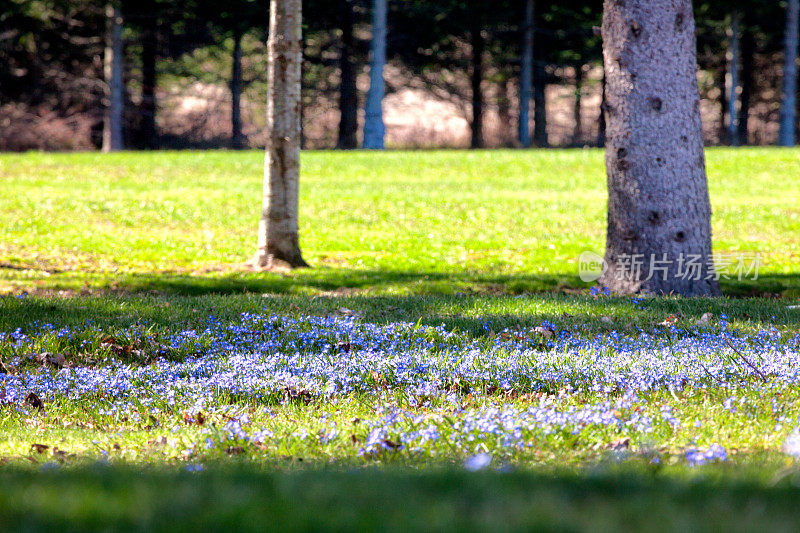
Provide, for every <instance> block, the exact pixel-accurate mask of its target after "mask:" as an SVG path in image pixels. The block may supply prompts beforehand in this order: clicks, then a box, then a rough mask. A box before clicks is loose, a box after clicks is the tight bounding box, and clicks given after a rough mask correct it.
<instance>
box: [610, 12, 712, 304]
mask: <svg viewBox="0 0 800 533" xmlns="http://www.w3.org/2000/svg"><path fill="white" fill-rule="evenodd" d="M694 29H695V26H694V15H693V12H692V2H691V0H626V1H625V2H620V1H619V0H605V2H604V10H603V26H602V35H603V58H604V62H605V71H606V75H607V82H608V85H607V98H608V102H607V110H606V123H607V135H608V139H607V149H606V168H607V173H608V190H609V199H608V235H607V243H606V256H605V264H606V268H605V272H604V273H603V275H602V277H601V279H600V283H601V284H602V285H603V286H605V287H607V288H609V289H611V290H612V291H614V292H617V293H621V294H633V293H654V294H670V293H675V294H681V295H685V296H700V295H716V294H719V283H718V281H717V280H716V279H715V275H714V269H713V262H712V261H713V260H712V255H711V206H710V203H709V198H708V187H707V183H706V173H705V159H704V153H703V140H702V132H701V123H700V98H699V94H698V88H697V78H696V72H697V59H696V43H695V33H694ZM687 273H688V274H687Z"/></svg>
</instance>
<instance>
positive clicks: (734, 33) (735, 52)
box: [725, 11, 741, 146]
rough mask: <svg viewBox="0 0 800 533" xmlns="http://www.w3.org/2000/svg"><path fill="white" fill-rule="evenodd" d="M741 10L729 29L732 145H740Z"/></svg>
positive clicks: (729, 124) (729, 137) (734, 13)
mask: <svg viewBox="0 0 800 533" xmlns="http://www.w3.org/2000/svg"><path fill="white" fill-rule="evenodd" d="M740 58H741V53H740V36H739V12H738V11H734V12H733V13H732V14H731V25H730V27H729V29H728V54H727V59H728V75H727V77H726V81H725V87H726V90H727V92H728V98H727V101H728V131H727V140H728V144H730V145H731V146H739V108H738V104H739V94H738V93H739V67H740Z"/></svg>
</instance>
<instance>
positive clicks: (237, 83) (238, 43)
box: [231, 28, 245, 150]
mask: <svg viewBox="0 0 800 533" xmlns="http://www.w3.org/2000/svg"><path fill="white" fill-rule="evenodd" d="M232 59H233V67H232V68H231V148H233V149H234V150H241V149H242V148H244V145H245V138H244V134H243V133H242V32H241V31H240V30H239V29H238V28H237V29H236V30H234V32H233V57H232Z"/></svg>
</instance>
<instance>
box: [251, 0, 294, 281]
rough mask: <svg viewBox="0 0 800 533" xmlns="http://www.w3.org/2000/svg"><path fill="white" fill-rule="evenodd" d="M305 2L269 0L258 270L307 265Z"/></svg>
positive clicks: (256, 258) (254, 262) (254, 260)
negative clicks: (303, 219) (302, 217)
mask: <svg viewBox="0 0 800 533" xmlns="http://www.w3.org/2000/svg"><path fill="white" fill-rule="evenodd" d="M301 24H302V2H301V0H271V2H270V23H269V40H268V42H267V49H268V52H267V53H268V65H267V87H268V88H267V127H268V128H269V138H268V140H267V154H266V162H265V165H264V203H263V211H262V213H261V222H260V224H259V231H258V251H257V252H256V255H255V257H254V258H253V260H252V263H253V264H254V266H256V267H258V268H270V269H272V268H286V267H290V268H296V267H305V266H308V265H307V264H306V262H305V261H304V260H303V257H302V255H301V253H300V245H299V238H298V227H297V204H298V189H299V178H300V64H301V62H302V50H301V39H302V34H301Z"/></svg>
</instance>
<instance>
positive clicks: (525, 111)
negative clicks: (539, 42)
mask: <svg viewBox="0 0 800 533" xmlns="http://www.w3.org/2000/svg"><path fill="white" fill-rule="evenodd" d="M534 4H535V2H534V0H526V1H525V18H524V19H523V23H522V57H521V58H520V69H519V120H518V122H517V140H519V144H520V146H522V147H523V148H530V146H531V124H530V122H531V120H530V109H531V98H532V95H533V16H534V13H535V5H534Z"/></svg>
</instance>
